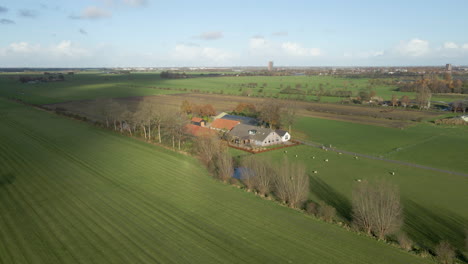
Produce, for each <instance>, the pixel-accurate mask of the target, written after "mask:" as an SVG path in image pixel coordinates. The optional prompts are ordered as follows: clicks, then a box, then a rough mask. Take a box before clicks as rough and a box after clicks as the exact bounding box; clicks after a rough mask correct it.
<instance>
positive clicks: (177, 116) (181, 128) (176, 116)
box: [153, 112, 188, 150]
mask: <svg viewBox="0 0 468 264" xmlns="http://www.w3.org/2000/svg"><path fill="white" fill-rule="evenodd" d="M157 113H158V114H155V116H158V117H159V116H160V115H159V113H160V112H157ZM161 117H162V115H161ZM154 120H155V118H153V121H154ZM161 120H163V119H162V118H161ZM158 121H159V119H158ZM187 123H188V120H187V119H186V118H185V117H184V116H183V115H182V113H180V112H174V113H171V114H169V115H168V116H167V119H166V127H167V128H168V132H169V134H170V136H171V138H172V148H175V142H176V141H177V142H178V149H179V150H180V145H181V141H182V139H183V137H184V135H185V126H186V125H187ZM157 125H158V133H160V123H157Z"/></svg>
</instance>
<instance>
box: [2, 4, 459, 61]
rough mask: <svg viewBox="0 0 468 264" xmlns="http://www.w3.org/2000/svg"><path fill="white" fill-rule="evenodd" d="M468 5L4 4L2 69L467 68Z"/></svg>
mask: <svg viewBox="0 0 468 264" xmlns="http://www.w3.org/2000/svg"><path fill="white" fill-rule="evenodd" d="M467 29H468V1H466V0H447V1H433V0H426V1H420V0H412V1H400V0H393V1H375V0H373V1H370V0H363V1H338V0H329V1H315V0H310V1H284V0H283V1H242V0H240V1H229V2H224V1H219V0H218V1H203V0H198V1H179V0H173V1H157V0H80V1H76V0H61V1H59V0H50V1H46V0H44V1H41V0H39V1H37V0H35V1H32V0H31V1H28V0H15V1H13V0H10V1H2V2H0V36H1V37H0V67H26V66H29V67H101V66H108V67H113V66H155V67H158V66H260V65H266V63H267V61H269V60H273V61H274V62H275V65H283V66H366V65H368V66H388V65H396V66H400V65H402V66H405V65H409V66H411V65H442V64H445V63H452V64H455V65H457V64H458V65H467V64H468V34H467V33H466V32H467Z"/></svg>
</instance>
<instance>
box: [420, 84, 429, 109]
mask: <svg viewBox="0 0 468 264" xmlns="http://www.w3.org/2000/svg"><path fill="white" fill-rule="evenodd" d="M431 97H432V93H431V90H430V89H429V87H428V86H427V84H426V82H425V81H421V82H420V83H419V84H418V86H417V87H416V102H417V103H418V106H419V109H428V108H429V107H430V105H431Z"/></svg>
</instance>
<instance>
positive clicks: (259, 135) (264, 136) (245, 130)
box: [229, 124, 283, 147]
mask: <svg viewBox="0 0 468 264" xmlns="http://www.w3.org/2000/svg"><path fill="white" fill-rule="evenodd" d="M229 140H230V141H231V142H233V143H236V144H245V145H252V146H262V147H263V146H270V145H276V144H281V143H283V141H282V139H281V136H280V135H278V133H276V131H275V130H272V129H269V128H262V127H257V126H250V125H244V124H239V125H237V126H235V127H234V128H233V129H232V130H231V131H230V132H229Z"/></svg>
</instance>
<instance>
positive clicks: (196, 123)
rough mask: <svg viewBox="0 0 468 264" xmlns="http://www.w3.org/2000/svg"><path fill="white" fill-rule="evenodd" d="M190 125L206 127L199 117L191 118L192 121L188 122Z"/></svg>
mask: <svg viewBox="0 0 468 264" xmlns="http://www.w3.org/2000/svg"><path fill="white" fill-rule="evenodd" d="M190 123H192V124H193V125H196V126H201V127H204V126H205V125H206V122H205V120H203V119H202V118H200V117H192V120H191V121H190Z"/></svg>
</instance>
